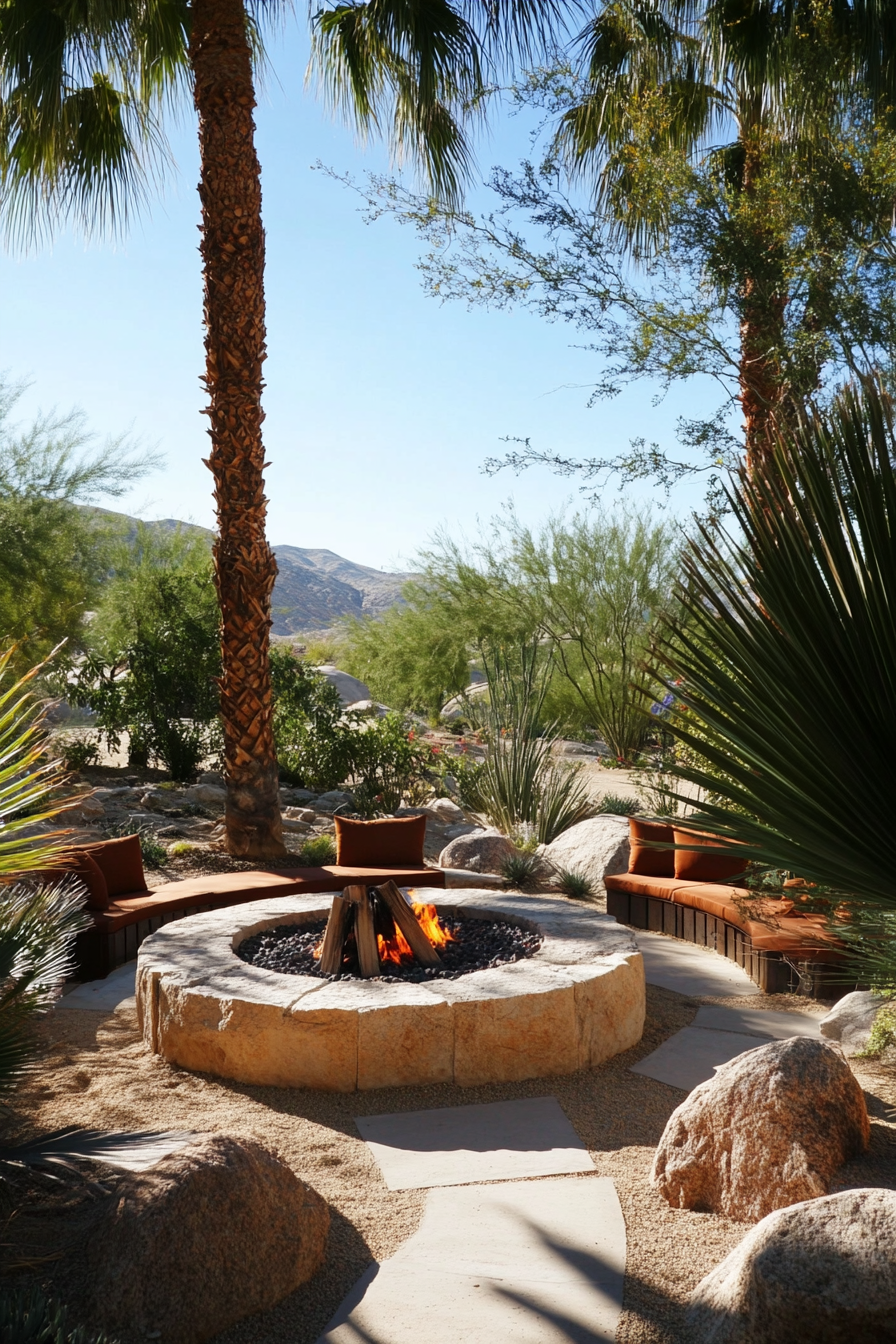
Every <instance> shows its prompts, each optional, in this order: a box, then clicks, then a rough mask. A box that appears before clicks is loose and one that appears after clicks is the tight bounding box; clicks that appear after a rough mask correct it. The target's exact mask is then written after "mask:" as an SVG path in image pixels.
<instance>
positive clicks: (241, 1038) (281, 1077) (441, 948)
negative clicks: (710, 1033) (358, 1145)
mask: <svg viewBox="0 0 896 1344" xmlns="http://www.w3.org/2000/svg"><path fill="white" fill-rule="evenodd" d="M389 885H390V884H387V886H389ZM383 892H384V888H382V887H381V888H377V889H376V890H375V892H370V891H368V890H367V889H366V888H357V889H355V890H354V891H353V892H352V891H351V890H347V892H346V893H335V894H334V896H333V897H332V898H331V897H327V896H304V897H302V896H285V897H280V898H278V899H275V900H264V901H255V902H252V903H251V904H246V905H238V906H233V907H231V908H229V909H227V910H216V911H211V912H209V913H206V914H200V915H193V916H191V917H190V918H188V919H181V920H177V921H175V922H174V923H171V924H168V925H166V926H165V927H164V928H163V929H160V930H159V931H158V932H157V933H155V934H153V935H152V936H151V937H150V938H147V939H146V940H145V942H144V943H143V944H142V946H141V948H140V954H139V963H138V971H137V1009H138V1013H139V1016H140V1020H141V1026H142V1030H143V1035H144V1039H145V1040H146V1043H147V1045H148V1046H149V1047H150V1048H151V1049H152V1050H154V1051H155V1052H156V1053H158V1054H160V1055H162V1056H164V1058H166V1059H168V1060H170V1061H171V1062H172V1063H176V1064H180V1065H181V1066H183V1067H185V1068H190V1069H197V1070H200V1071H203V1072H207V1073H213V1074H218V1075H220V1076H222V1077H227V1078H235V1079H238V1080H239V1081H241V1082H246V1083H257V1084H269V1085H275V1086H291V1087H313V1088H322V1089H328V1090H331V1091H340V1092H350V1091H353V1090H354V1089H355V1088H360V1089H368V1088H376V1087H400V1086H406V1085H411V1084H426V1083H437V1082H456V1083H458V1084H460V1085H461V1086H475V1085H478V1084H481V1083H488V1082H504V1081H511V1080H514V1079H522V1078H538V1077H546V1076H550V1075H552V1074H562V1073H571V1072H574V1071H575V1070H576V1069H580V1068H589V1067H593V1066H594V1065H596V1064H599V1063H600V1062H601V1061H602V1060H604V1059H608V1058H609V1057H610V1056H612V1055H615V1054H618V1053H619V1052H620V1051H622V1050H626V1049H628V1048H629V1047H630V1046H632V1045H635V1044H636V1043H637V1041H638V1040H640V1037H641V1031H642V1028H643V1022H644V972H643V965H642V962H641V957H640V954H639V953H638V951H637V949H636V946H635V943H634V940H633V938H632V935H631V934H630V933H629V931H628V930H627V929H624V928H622V927H621V926H620V925H618V924H616V923H615V921H614V920H612V919H611V918H609V917H608V916H606V915H601V914H598V913H597V912H596V911H593V910H591V909H589V908H588V907H586V906H582V905H578V904H575V903H574V902H571V901H566V900H564V899H562V898H560V897H556V898H545V897H538V898H533V897H526V896H519V895H516V894H512V893H497V892H495V891H491V890H476V889H470V890H453V891H451V892H450V896H449V894H448V893H445V897H446V899H445V900H439V901H438V903H437V905H436V906H434V907H432V906H430V907H426V910H425V913H424V912H423V910H422V907H419V906H418V907H417V909H416V911H415V909H414V908H412V904H411V903H410V902H409V900H408V899H407V897H406V895H405V894H403V893H402V892H400V891H399V890H398V888H397V887H395V888H393V889H392V890H391V891H389V892H388V893H387V894H386V895H385V896H384V895H383ZM427 895H429V893H427ZM440 895H441V893H440ZM411 900H413V896H412V897H411ZM384 910H385V911H388V913H389V914H390V915H391V919H392V924H391V925H389V923H388V921H387V920H386V918H385V914H384ZM430 912H431V913H430ZM378 920H379V929H378V926H377V921H378ZM467 930H470V931H471V937H470V939H469V941H470V943H471V944H474V943H475V945H476V946H477V948H479V949H480V954H479V955H480V964H482V963H483V959H484V968H483V969H477V970H464V969H463V967H462V966H461V965H460V964H459V963H457V962H456V960H454V958H455V956H456V952H455V949H454V948H453V947H452V944H454V943H457V944H461V945H463V943H464V941H465V933H466V931H467ZM431 934H435V937H430V935H431ZM499 934H500V937H499V936H498V935H499ZM473 935H474V936H473ZM434 943H435V944H438V946H434ZM290 944H292V946H291V947H290V946H289V945H290ZM449 949H451V950H449ZM486 953H488V955H486ZM284 957H287V958H290V959H291V960H292V962H293V964H291V965H288V966H286V967H285V969H284V966H283V965H282V964H279V965H278V961H279V962H280V963H282V962H283V959H284ZM268 967H276V969H269V968H268Z"/></svg>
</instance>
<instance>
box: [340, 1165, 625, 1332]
mask: <svg viewBox="0 0 896 1344" xmlns="http://www.w3.org/2000/svg"><path fill="white" fill-rule="evenodd" d="M624 1277H625V1222H624V1220H623V1217H622V1210H621V1208H620V1207H619V1200H618V1197H617V1195H616V1190H615V1187H614V1185H613V1182H612V1181H611V1180H610V1179H609V1178H606V1177H601V1178H598V1177H590V1178H585V1179H581V1178H580V1179H576V1178H574V1177H573V1178H569V1177H567V1178H566V1179H559V1180H548V1181H533V1182H521V1183H518V1184H511V1185H497V1186H496V1185H490V1186H464V1187H463V1188H460V1189H454V1190H430V1191H429V1193H428V1194H427V1197H426V1210H425V1212H424V1215H423V1221H422V1223H421V1224H420V1228H419V1229H418V1231H417V1232H416V1233H415V1234H414V1236H413V1237H411V1238H410V1239H409V1240H408V1241H407V1242H405V1244H404V1246H402V1247H401V1249H400V1250H399V1251H398V1252H397V1254H396V1255H394V1256H393V1257H392V1259H391V1260H387V1261H386V1263H385V1264H383V1265H381V1266H380V1267H379V1269H378V1271H377V1268H376V1267H373V1269H372V1270H371V1271H369V1272H368V1273H367V1274H366V1275H365V1276H364V1278H363V1279H361V1280H360V1281H359V1283H357V1284H356V1285H355V1288H354V1289H353V1290H352V1292H351V1293H350V1294H349V1295H348V1297H347V1298H346V1300H345V1301H344V1302H343V1304H342V1306H341V1307H340V1309H339V1311H338V1312H337V1314H336V1316H335V1317H334V1319H333V1321H332V1322H331V1323H330V1325H329V1327H328V1328H327V1330H326V1331H325V1332H324V1334H323V1335H322V1336H321V1339H320V1341H319V1344H420V1340H425V1341H426V1344H570V1341H572V1342H574V1344H586V1341H587V1344H598V1341H610V1340H613V1339H614V1338H615V1335H616V1327H617V1324H618V1321H619V1315H620V1312H621V1310H622V1286H623V1280H624Z"/></svg>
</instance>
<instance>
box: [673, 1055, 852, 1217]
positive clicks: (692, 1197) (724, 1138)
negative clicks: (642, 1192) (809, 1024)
mask: <svg viewBox="0 0 896 1344" xmlns="http://www.w3.org/2000/svg"><path fill="white" fill-rule="evenodd" d="M869 1135H870V1125H869V1121H868V1111H867V1109H866V1107H865V1097H864V1095H863V1093H862V1089H861V1087H860V1086H859V1084H858V1082H857V1081H856V1079H855V1076H854V1075H853V1073H852V1070H851V1069H850V1067H849V1065H848V1064H847V1062H846V1060H845V1058H844V1057H843V1052H842V1051H841V1049H840V1047H839V1046H837V1045H831V1044H829V1043H828V1042H827V1041H819V1040H814V1039H812V1038H810V1037H805V1036H796V1037H793V1038H792V1039H790V1040H785V1041H772V1042H771V1043H770V1044H769V1045H761V1046H759V1047H758V1049H756V1050H748V1051H747V1052H746V1053H745V1054H743V1055H738V1056H737V1058H736V1059H732V1060H730V1061H729V1062H728V1063H727V1064H723V1065H721V1067H720V1068H719V1069H718V1070H717V1071H716V1075H715V1077H714V1078H710V1079H709V1081H708V1082H705V1083H702V1084H701V1085H700V1086H699V1087H697V1088H695V1089H694V1091H693V1092H692V1093H691V1094H690V1096H689V1097H687V1099H686V1100H685V1101H683V1102H682V1104H681V1105H680V1106H679V1107H678V1109H677V1110H676V1111H673V1113H672V1115H671V1116H670V1117H669V1121H668V1123H667V1125H666V1128H665V1130H664V1131H663V1135H662V1138H661V1139H660V1142H659V1147H658V1148H657V1150H656V1155H655V1157H654V1161H653V1170H652V1172H651V1180H652V1182H653V1184H654V1185H655V1186H656V1188H657V1189H658V1190H659V1192H660V1194H661V1195H662V1196H663V1198H664V1199H666V1200H667V1201H668V1202H669V1204H671V1205H672V1207H673V1208H677V1209H695V1210H698V1211H703V1212H709V1213H722V1214H725V1215H726V1217H728V1218H736V1219H740V1220H741V1221H743V1222H755V1221H757V1220H758V1219H760V1218H764V1217H765V1216H766V1215H767V1214H769V1213H772V1212H773V1211H774V1210H775V1209H782V1208H785V1207H786V1206H787V1205H788V1204H796V1203H798V1202H799V1201H800V1200H804V1199H814V1198H816V1197H818V1196H820V1195H826V1194H827V1193H828V1191H829V1189H830V1182H831V1177H832V1176H833V1174H834V1172H835V1171H836V1170H837V1168H838V1167H840V1166H842V1164H843V1163H844V1162H847V1161H848V1160H849V1159H850V1158H852V1157H855V1156H857V1155H858V1154H859V1153H861V1152H863V1151H864V1150H865V1148H867V1146H868V1140H869Z"/></svg>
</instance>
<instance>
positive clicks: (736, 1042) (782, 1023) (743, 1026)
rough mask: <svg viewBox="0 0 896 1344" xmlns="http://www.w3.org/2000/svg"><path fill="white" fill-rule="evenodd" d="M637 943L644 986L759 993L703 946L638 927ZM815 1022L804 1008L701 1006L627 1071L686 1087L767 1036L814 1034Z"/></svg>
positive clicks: (714, 994)
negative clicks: (801, 1010)
mask: <svg viewBox="0 0 896 1344" xmlns="http://www.w3.org/2000/svg"><path fill="white" fill-rule="evenodd" d="M637 943H638V947H639V948H640V950H641V954H642V956H643V957H644V969H645V973H646V978H647V983H648V984H649V985H659V986H660V987H661V988H663V989H672V990H676V991H677V992H678V993H679V994H694V995H702V996H705V997H707V998H723V997H726V998H734V997H737V998H741V997H744V996H746V995H759V994H761V992H762V991H761V990H760V989H759V988H758V986H757V985H754V984H753V982H752V980H751V979H750V978H749V976H748V975H747V973H746V972H745V971H743V970H741V968H740V967H739V966H737V965H735V964H734V963H733V962H730V961H728V959H727V958H726V957H721V956H719V955H718V954H717V953H715V952H711V951H709V950H708V949H707V948H698V947H693V946H692V945H691V944H690V943H684V942H681V941H680V940H679V939H677V938H667V937H665V936H664V935H663V934H661V933H642V932H641V931H640V930H639V932H638V934H637ZM820 1022H821V1018H820V1017H812V1016H811V1014H809V1013H782V1012H775V1011H769V1010H766V1009H763V1008H726V1007H723V1006H721V1005H712V1006H709V1005H704V1006H703V1007H701V1008H699V1009H698V1011H697V1016H696V1017H695V1018H694V1021H693V1024H692V1025H691V1026H689V1027H684V1028H683V1029H682V1030H681V1031H677V1032H676V1033H675V1035H674V1036H670V1037H669V1039H668V1040H667V1041H663V1044H662V1045H661V1046H659V1048H658V1049H656V1050H654V1052H653V1054H650V1055H648V1056H647V1057H646V1059H642V1060H640V1061H639V1062H638V1063H637V1064H633V1065H632V1068H631V1072H632V1073H640V1074H643V1075H644V1077H646V1078H655V1079H656V1080H657V1082H660V1083H668V1085H669V1086H670V1087H679V1088H681V1089H682V1090H683V1091H685V1092H690V1091H691V1090H692V1089H693V1088H695V1087H698V1086H699V1084H700V1083H705V1082H706V1081H707V1079H709V1078H711V1077H712V1076H713V1073H714V1072H715V1070H716V1069H717V1068H718V1067H719V1065H720V1064H727V1063H728V1061H729V1059H734V1058H735V1057H736V1056H737V1055H742V1054H743V1053H744V1051H746V1050H755V1048H756V1047H757V1046H758V1045H764V1044H765V1043H766V1042H767V1041H772V1040H774V1041H783V1040H787V1039H788V1038H789V1037H791V1036H814V1037H819V1036H820V1034H821V1033H820V1031H819V1023H820Z"/></svg>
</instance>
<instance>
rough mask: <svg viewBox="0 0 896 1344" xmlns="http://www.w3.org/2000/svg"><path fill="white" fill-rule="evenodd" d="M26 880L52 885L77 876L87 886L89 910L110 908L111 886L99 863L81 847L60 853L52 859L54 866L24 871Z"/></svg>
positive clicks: (23, 874)
mask: <svg viewBox="0 0 896 1344" xmlns="http://www.w3.org/2000/svg"><path fill="white" fill-rule="evenodd" d="M21 877H22V879H23V880H24V881H26V882H27V881H31V882H46V883H47V884H49V885H51V886H55V885H56V883H58V882H62V881H63V879H64V878H66V877H76V878H78V880H79V881H80V882H83V884H84V886H85V887H86V888H87V908H88V909H89V910H108V908H109V888H108V886H107V885H106V879H105V877H104V876H103V874H102V872H101V870H100V868H99V866H98V864H96V863H95V862H94V861H93V859H92V858H91V856H90V855H89V854H85V853H84V851H83V850H81V849H72V850H69V851H68V852H67V853H65V854H60V855H59V857H58V858H57V859H54V860H53V861H52V866H51V867H47V868H40V869H37V870H35V871H33V872H30V873H22V874H21Z"/></svg>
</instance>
